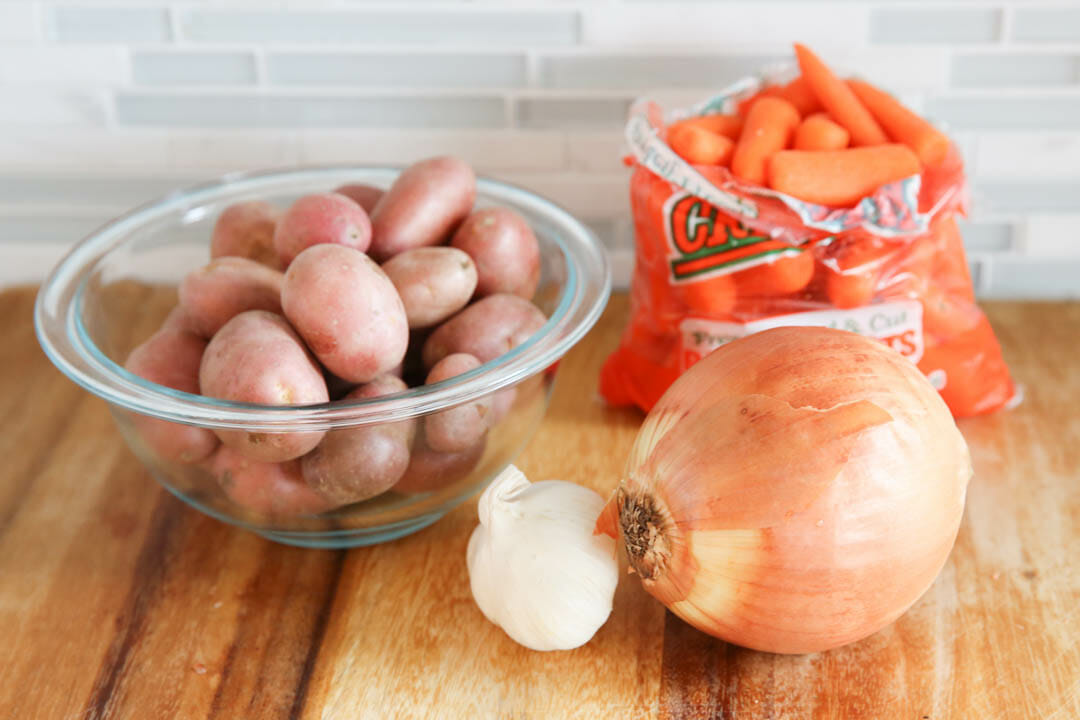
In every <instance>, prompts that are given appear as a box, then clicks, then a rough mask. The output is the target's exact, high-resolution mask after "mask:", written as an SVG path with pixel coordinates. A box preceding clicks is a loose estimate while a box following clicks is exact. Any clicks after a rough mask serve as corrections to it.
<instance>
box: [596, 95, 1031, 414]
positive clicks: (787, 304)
mask: <svg viewBox="0 0 1080 720" xmlns="http://www.w3.org/2000/svg"><path fill="white" fill-rule="evenodd" d="M759 87H760V85H759V83H758V81H757V80H754V79H748V80H745V81H743V82H742V83H740V84H739V85H738V86H735V87H734V88H732V89H731V90H729V91H727V92H725V93H723V94H721V95H720V96H719V97H717V98H714V99H712V100H710V101H708V102H706V103H704V104H702V105H700V106H698V107H697V108H694V109H693V110H691V111H690V113H682V114H678V115H677V116H676V117H674V118H672V119H673V120H675V119H681V117H685V116H687V115H688V114H689V115H705V114H709V113H713V112H732V111H733V110H734V108H735V106H736V105H737V104H738V103H739V102H740V101H741V100H744V99H745V98H746V97H748V96H750V95H751V94H753V93H754V92H756V91H757V90H758V89H759ZM665 127H666V126H665V123H664V118H663V116H662V114H661V111H660V108H659V107H657V106H656V105H655V104H653V103H649V102H640V103H638V104H636V105H635V106H634V108H633V109H632V110H631V114H630V119H629V122H628V124H627V133H626V135H627V141H628V143H629V145H630V149H631V152H632V154H633V166H634V172H633V175H632V177H631V180H630V195H631V204H632V208H633V214H634V230H635V236H636V255H635V263H634V271H633V277H632V280H631V296H630V299H631V316H630V323H629V325H628V326H627V328H626V331H625V333H624V335H623V338H622V342H621V344H620V346H619V348H618V349H617V350H616V351H615V352H614V353H613V354H612V355H611V356H610V357H609V358H608V360H607V362H606V363H605V365H604V367H603V370H602V372H601V376H600V391H601V394H603V396H604V397H605V398H606V399H607V400H608V401H609V402H610V403H612V404H615V405H630V404H633V405H637V406H638V407H640V408H642V409H643V410H646V411H647V410H649V409H650V408H652V406H653V405H654V404H655V403H656V401H657V400H658V399H659V398H660V396H661V395H662V394H663V393H664V391H665V390H666V389H667V388H668V386H669V385H670V384H671V383H672V382H674V381H675V379H676V378H677V377H678V376H679V374H680V373H682V372H683V371H685V370H686V369H687V368H689V367H690V366H691V365H693V364H694V363H695V362H697V361H698V360H700V359H701V358H702V357H703V356H704V355H705V354H707V353H709V352H711V351H712V350H714V349H716V348H717V347H719V346H720V345H723V344H724V343H726V342H729V341H731V340H733V339H735V338H738V337H742V336H743V335H747V334H750V333H753V332H758V331H760V330H765V329H767V328H771V327H776V326H780V325H822V326H827V327H836V328H841V329H845V330H851V331H854V332H858V333H861V334H864V335H868V336H871V337H875V338H878V339H879V340H881V341H882V342H884V343H886V344H888V345H889V346H891V347H893V348H894V349H896V350H897V351H899V352H900V353H902V354H903V355H905V356H907V357H908V358H910V359H911V360H912V362H914V363H916V364H917V365H918V366H919V368H920V369H921V370H922V371H923V373H924V374H925V375H926V376H927V378H929V380H930V381H931V382H932V383H933V384H934V387H936V388H937V389H938V390H939V392H940V393H941V395H942V397H943V398H944V400H945V402H946V403H947V404H948V406H949V408H950V410H952V412H953V414H954V415H956V416H958V417H962V416H968V415H977V414H980V413H986V412H991V411H993V410H997V409H999V408H1001V407H1003V406H1004V405H1006V404H1007V403H1009V402H1010V401H1011V400H1012V399H1013V398H1014V395H1015V388H1014V386H1013V382H1012V379H1011V378H1010V376H1009V371H1008V368H1006V366H1005V363H1004V361H1003V360H1002V357H1001V349H1000V347H999V345H998V342H997V338H996V337H995V336H994V332H993V329H992V328H991V327H990V324H989V322H988V321H987V319H986V316H985V315H983V313H982V311H981V310H979V308H978V306H977V305H976V304H975V298H974V294H973V291H972V285H971V278H970V277H969V275H968V268H967V262H966V260H965V258H964V248H963V243H962V239H961V237H960V232H959V230H958V229H957V226H956V222H955V219H954V218H955V216H956V215H957V214H958V213H963V212H964V211H965V209H966V208H965V205H966V202H967V189H966V180H965V176H964V171H963V165H962V162H961V160H960V156H959V153H958V152H957V151H956V149H955V147H954V148H952V149H951V150H950V154H949V156H948V158H947V159H946V161H945V162H944V163H943V164H942V165H941V166H939V167H936V168H933V169H932V170H927V171H924V172H923V173H922V175H915V176H912V177H909V178H906V179H904V180H902V181H899V182H896V183H890V184H888V185H884V186H882V187H880V188H878V189H877V191H875V192H874V194H873V195H871V196H868V197H866V198H863V200H862V201H860V203H859V204H858V205H857V206H855V207H853V208H829V207H824V206H820V205H812V204H809V203H805V202H802V201H800V200H797V199H795V198H792V197H790V196H785V195H782V194H780V193H777V192H774V191H772V190H770V189H768V188H764V187H761V186H756V185H746V184H744V183H742V182H740V181H739V180H737V179H736V178H735V177H734V176H733V175H731V173H730V172H729V171H728V170H727V169H726V168H722V167H705V166H692V165H689V164H687V163H686V162H685V161H683V160H682V159H681V158H680V157H678V156H677V155H675V154H674V153H673V152H672V151H671V149H670V148H669V147H668V146H667V144H666V143H665V141H664V131H665Z"/></svg>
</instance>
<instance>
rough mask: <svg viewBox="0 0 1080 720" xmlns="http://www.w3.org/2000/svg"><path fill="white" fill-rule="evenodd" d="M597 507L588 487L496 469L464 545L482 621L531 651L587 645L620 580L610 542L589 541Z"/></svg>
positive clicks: (608, 610)
mask: <svg viewBox="0 0 1080 720" xmlns="http://www.w3.org/2000/svg"><path fill="white" fill-rule="evenodd" d="M603 508H604V499H603V498H601V497H600V495H598V494H597V493H595V492H593V491H592V490H589V489H588V488H585V487H582V486H580V485H576V484H574V483H569V482H562V481H560V480H545V481H543V482H537V483H530V482H529V480H528V478H526V477H525V475H524V474H523V473H522V472H521V471H520V470H518V469H517V468H516V467H515V466H513V465H510V466H508V467H507V468H506V469H505V470H503V471H502V472H501V473H500V474H499V476H498V477H496V478H495V480H494V482H492V483H491V485H490V486H489V487H488V489H487V490H485V491H484V494H483V495H482V496H481V497H480V505H479V515H480V524H479V525H478V526H477V527H476V529H475V530H473V534H472V537H470V538H469V549H468V554H467V563H468V567H469V583H470V585H471V587H472V594H473V598H474V599H475V600H476V604H477V606H479V608H480V611H481V612H482V613H484V616H485V617H486V618H487V619H488V620H490V621H491V622H493V623H495V624H496V625H498V626H499V627H501V628H502V629H503V630H504V631H506V634H507V635H509V636H510V637H511V638H512V639H513V640H514V641H515V642H518V643H520V644H521V645H524V646H525V647H527V648H531V649H533V650H569V649H571V648H576V647H580V646H581V645H584V644H585V643H587V642H588V641H589V640H590V639H591V638H592V636H593V635H595V634H596V631H597V630H599V629H600V626H601V625H603V624H604V622H606V621H607V618H608V616H609V615H610V614H611V605H612V600H613V598H614V595H615V586H616V584H618V580H619V577H618V576H619V564H618V560H617V559H616V557H615V541H614V540H613V539H612V538H611V537H608V536H607V535H597V534H593V527H594V525H595V523H596V517H597V516H598V515H599V514H600V511H601V510H603Z"/></svg>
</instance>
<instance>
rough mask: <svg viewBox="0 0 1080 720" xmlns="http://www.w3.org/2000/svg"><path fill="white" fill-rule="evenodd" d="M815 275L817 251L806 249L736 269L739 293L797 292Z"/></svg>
mask: <svg viewBox="0 0 1080 720" xmlns="http://www.w3.org/2000/svg"><path fill="white" fill-rule="evenodd" d="M812 277H814V254H813V253H811V252H808V251H806V250H803V251H801V252H799V253H797V254H795V255H784V256H782V257H779V258H776V259H775V260H773V261H772V262H766V263H762V264H760V265H755V266H753V267H751V268H747V269H746V270H740V271H739V272H737V273H735V282H736V287H737V288H738V291H739V295H745V296H746V297H748V298H762V297H774V296H776V295H788V294H790V293H793V292H798V291H799V290H802V289H803V288H804V287H806V286H807V285H808V284H809V283H810V279H811V278H812Z"/></svg>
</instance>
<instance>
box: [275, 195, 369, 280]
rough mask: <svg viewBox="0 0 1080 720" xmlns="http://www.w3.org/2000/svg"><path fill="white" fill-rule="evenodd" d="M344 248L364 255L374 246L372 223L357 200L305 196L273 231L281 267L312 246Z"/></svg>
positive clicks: (289, 210) (333, 196) (335, 196)
mask: <svg viewBox="0 0 1080 720" xmlns="http://www.w3.org/2000/svg"><path fill="white" fill-rule="evenodd" d="M322 244H330V245H343V246H345V247H350V248H353V249H354V250H359V251H360V252H365V251H366V250H367V249H368V246H369V245H371V219H370V218H368V214H367V213H366V212H364V209H363V208H362V207H360V206H359V205H358V204H356V202H355V201H354V200H351V199H349V198H347V197H345V196H344V195H338V194H337V193H324V194H322V195H305V196H304V197H302V198H300V199H299V200H297V201H296V202H294V203H293V204H292V206H291V207H290V208H289V209H288V210H286V211H285V214H284V215H283V216H282V217H281V220H279V221H278V224H277V229H276V230H275V231H274V249H275V250H276V251H277V254H278V257H280V258H281V264H282V265H283V266H284V267H288V266H289V265H290V264H291V263H292V261H293V259H294V258H295V257H296V256H297V255H299V254H300V253H301V252H303V251H304V250H305V249H307V248H309V247H311V246H312V245H322Z"/></svg>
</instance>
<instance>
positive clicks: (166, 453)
mask: <svg viewBox="0 0 1080 720" xmlns="http://www.w3.org/2000/svg"><path fill="white" fill-rule="evenodd" d="M205 350H206V341H205V340H203V339H202V338H201V337H199V336H197V335H195V334H193V333H190V332H187V331H185V330H182V329H178V328H175V327H169V328H162V329H161V330H158V331H157V332H156V333H154V334H153V335H152V336H151V337H150V339H148V340H147V341H146V342H144V343H143V344H142V345H140V346H138V347H137V348H135V349H134V350H132V351H131V354H130V355H129V356H128V359H127V362H125V363H124V367H125V368H127V369H128V370H129V371H130V372H132V373H133V374H135V375H138V376H139V377H141V378H143V379H144V380H149V381H150V382H153V383H157V384H158V385H164V386H165V387H168V388H172V389H173V390H180V391H181V392H187V393H191V394H193V395H198V394H199V364H200V362H202V356H203V352H204V351H205ZM132 422H133V424H134V425H135V432H136V433H138V435H139V437H140V438H141V439H142V441H143V444H144V445H145V446H146V447H147V448H148V449H149V450H150V451H151V452H153V453H154V454H155V455H157V456H158V457H159V458H160V459H162V460H165V461H167V462H177V463H185V464H188V463H197V462H199V461H200V460H203V459H205V458H207V457H209V456H210V453H212V452H214V449H215V448H217V446H218V439H217V436H216V435H214V433H213V432H211V431H210V430H207V429H206V428H199V427H192V426H190V425H181V424H179V423H172V422H168V421H166V420H159V419H157V418H152V417H147V416H145V415H138V414H133V415H132Z"/></svg>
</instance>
